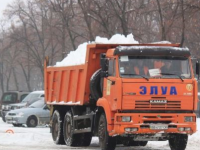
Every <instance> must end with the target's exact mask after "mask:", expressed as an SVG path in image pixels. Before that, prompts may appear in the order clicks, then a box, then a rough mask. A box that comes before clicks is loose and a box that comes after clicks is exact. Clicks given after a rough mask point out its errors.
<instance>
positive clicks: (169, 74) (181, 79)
mask: <svg viewBox="0 0 200 150" xmlns="http://www.w3.org/2000/svg"><path fill="white" fill-rule="evenodd" d="M160 74H161V75H176V76H178V77H179V78H180V79H181V81H182V82H183V81H184V80H183V78H182V77H181V76H180V75H178V74H174V73H160Z"/></svg>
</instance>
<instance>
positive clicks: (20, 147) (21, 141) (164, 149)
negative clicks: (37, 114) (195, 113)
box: [0, 118, 200, 150]
mask: <svg viewBox="0 0 200 150" xmlns="http://www.w3.org/2000/svg"><path fill="white" fill-rule="evenodd" d="M198 124H200V119H198ZM198 127H199V130H200V126H198ZM7 130H12V131H13V132H14V133H6V131H7ZM49 131H50V130H49V128H48V127H46V126H40V127H37V128H27V127H13V126H12V125H10V124H6V123H4V122H3V121H2V119H1V118H0V150H74V149H76V150H77V149H78V150H79V149H80V150H100V148H99V146H98V138H97V137H94V138H93V139H92V143H91V145H90V146H89V147H68V146H66V145H55V144H54V143H53V141H52V138H51V133H50V132H49ZM199 139H200V131H198V132H197V133H195V134H194V135H192V136H190V139H189V142H188V146H187V149H186V150H197V149H199V147H200V142H199ZM116 150H170V148H169V145H168V142H167V141H164V142H149V143H148V144H147V146H145V147H123V145H118V146H117V148H116Z"/></svg>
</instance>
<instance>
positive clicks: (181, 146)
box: [169, 134, 188, 150]
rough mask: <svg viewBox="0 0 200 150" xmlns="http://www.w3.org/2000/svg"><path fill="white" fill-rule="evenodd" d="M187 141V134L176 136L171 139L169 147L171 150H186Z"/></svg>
mask: <svg viewBox="0 0 200 150" xmlns="http://www.w3.org/2000/svg"><path fill="white" fill-rule="evenodd" d="M187 141H188V135H187V134H175V135H173V136H172V137H171V138H170V139H169V146H170V148H171V150H185V148H186V146H187Z"/></svg>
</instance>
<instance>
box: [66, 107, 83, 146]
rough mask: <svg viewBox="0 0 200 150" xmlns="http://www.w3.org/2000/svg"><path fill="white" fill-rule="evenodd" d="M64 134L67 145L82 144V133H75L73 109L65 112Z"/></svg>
mask: <svg viewBox="0 0 200 150" xmlns="http://www.w3.org/2000/svg"><path fill="white" fill-rule="evenodd" d="M63 135H64V141H65V144H66V145H67V146H81V137H80V134H74V125H73V115H72V113H71V111H68V112H67V113H66V114H65V118H64V124H63Z"/></svg>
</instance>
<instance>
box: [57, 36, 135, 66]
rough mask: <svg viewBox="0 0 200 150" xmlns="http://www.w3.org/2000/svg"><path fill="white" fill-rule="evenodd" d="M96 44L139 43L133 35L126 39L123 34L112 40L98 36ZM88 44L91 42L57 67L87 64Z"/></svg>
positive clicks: (72, 53)
mask: <svg viewBox="0 0 200 150" xmlns="http://www.w3.org/2000/svg"><path fill="white" fill-rule="evenodd" d="M92 43H96V44H138V41H136V40H135V39H134V37H133V34H129V35H127V37H125V36H124V35H121V34H115V35H113V36H112V37H111V38H110V39H107V38H102V37H99V36H97V37H96V39H95V42H92ZM87 44H90V42H88V43H87V42H85V43H83V44H81V45H79V46H78V48H77V49H76V50H75V51H71V52H70V53H69V54H68V55H67V57H65V58H64V59H63V60H62V61H61V62H57V63H56V65H55V66H56V67H61V66H74V65H81V64H84V63H85V58H86V50H87Z"/></svg>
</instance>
